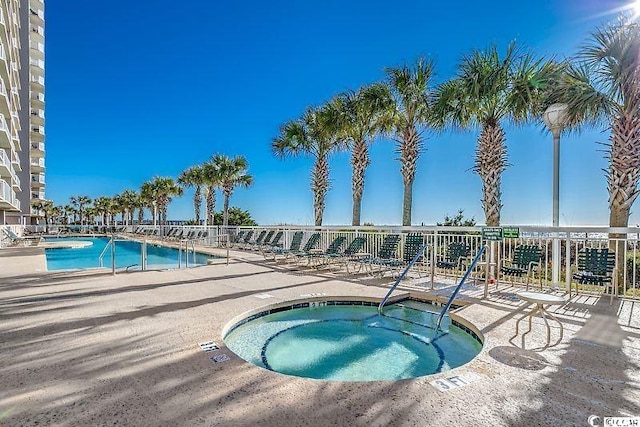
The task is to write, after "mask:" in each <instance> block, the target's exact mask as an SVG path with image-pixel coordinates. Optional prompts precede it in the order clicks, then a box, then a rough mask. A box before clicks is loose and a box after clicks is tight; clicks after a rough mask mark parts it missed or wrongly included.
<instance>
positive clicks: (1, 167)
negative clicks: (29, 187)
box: [0, 148, 13, 177]
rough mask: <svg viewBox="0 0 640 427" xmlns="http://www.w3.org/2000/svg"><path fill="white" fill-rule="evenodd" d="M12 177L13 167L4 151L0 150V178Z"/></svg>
mask: <svg viewBox="0 0 640 427" xmlns="http://www.w3.org/2000/svg"><path fill="white" fill-rule="evenodd" d="M8 176H13V166H11V160H10V159H9V155H8V154H7V152H6V150H3V149H1V148H0V177H8Z"/></svg>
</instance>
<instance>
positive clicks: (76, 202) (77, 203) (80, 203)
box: [70, 196, 91, 225]
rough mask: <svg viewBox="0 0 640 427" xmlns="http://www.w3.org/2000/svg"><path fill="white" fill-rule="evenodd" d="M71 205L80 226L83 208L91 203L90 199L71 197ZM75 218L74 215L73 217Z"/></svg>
mask: <svg viewBox="0 0 640 427" xmlns="http://www.w3.org/2000/svg"><path fill="white" fill-rule="evenodd" d="M70 201H71V205H73V206H74V207H75V208H76V209H77V213H78V216H79V218H80V225H83V224H84V208H85V206H87V205H88V204H90V203H91V198H90V197H88V196H71V197H70ZM74 217H75V215H74Z"/></svg>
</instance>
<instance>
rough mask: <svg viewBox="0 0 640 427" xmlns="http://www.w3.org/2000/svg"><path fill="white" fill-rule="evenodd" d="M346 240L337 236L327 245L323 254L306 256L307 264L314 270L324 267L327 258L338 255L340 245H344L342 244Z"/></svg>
mask: <svg viewBox="0 0 640 427" xmlns="http://www.w3.org/2000/svg"><path fill="white" fill-rule="evenodd" d="M346 240H347V238H346V237H344V236H338V237H336V238H335V239H333V241H332V242H331V243H330V244H329V246H328V247H327V249H326V250H325V251H324V252H319V253H310V254H308V259H309V264H310V265H313V266H314V267H316V268H319V267H320V266H322V265H326V261H327V260H328V259H329V257H331V256H334V255H340V248H342V245H344V242H345V241H346Z"/></svg>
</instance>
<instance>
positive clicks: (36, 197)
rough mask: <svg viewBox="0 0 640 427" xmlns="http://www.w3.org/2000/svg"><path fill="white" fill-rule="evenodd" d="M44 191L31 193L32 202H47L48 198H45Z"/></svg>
mask: <svg viewBox="0 0 640 427" xmlns="http://www.w3.org/2000/svg"><path fill="white" fill-rule="evenodd" d="M44 196H45V195H44V191H32V192H31V200H32V201H36V200H46V198H45V197H44Z"/></svg>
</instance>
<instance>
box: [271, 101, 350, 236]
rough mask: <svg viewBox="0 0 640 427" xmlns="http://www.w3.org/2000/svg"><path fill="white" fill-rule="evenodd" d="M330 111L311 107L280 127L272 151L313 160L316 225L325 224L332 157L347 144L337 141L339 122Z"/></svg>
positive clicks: (312, 187) (279, 155) (324, 108)
mask: <svg viewBox="0 0 640 427" xmlns="http://www.w3.org/2000/svg"><path fill="white" fill-rule="evenodd" d="M334 118H335V117H334V115H333V114H332V113H331V111H330V110H328V108H327V107H326V106H325V107H321V108H309V109H307V110H306V111H305V113H304V115H303V116H302V117H301V118H300V119H297V120H292V121H289V122H287V123H285V124H284V125H282V126H281V127H280V134H279V135H278V136H277V137H276V138H274V140H273V142H272V143H271V148H272V150H273V152H274V154H275V155H276V156H278V157H281V158H284V157H287V156H300V155H303V154H306V155H309V156H311V157H313V159H314V163H313V169H312V171H311V190H312V191H313V210H314V219H315V225H316V226H320V225H322V216H323V214H324V203H325V197H326V195H327V191H328V190H329V155H330V154H331V153H333V152H334V151H336V150H337V149H339V148H342V147H343V143H342V142H341V141H340V140H339V139H338V138H337V133H338V132H337V122H336V121H335V120H334Z"/></svg>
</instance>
